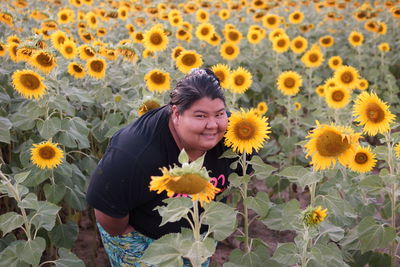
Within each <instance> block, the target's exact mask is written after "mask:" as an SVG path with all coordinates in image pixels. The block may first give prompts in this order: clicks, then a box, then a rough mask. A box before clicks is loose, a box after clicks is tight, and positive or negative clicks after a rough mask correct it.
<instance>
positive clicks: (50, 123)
mask: <svg viewBox="0 0 400 267" xmlns="http://www.w3.org/2000/svg"><path fill="white" fill-rule="evenodd" d="M37 128H38V130H39V134H40V135H41V136H42V137H43V138H44V139H46V140H48V139H50V138H52V137H53V136H54V135H55V134H56V133H57V132H58V131H59V130H60V129H61V120H60V119H59V118H57V117H53V118H50V119H47V120H46V121H44V122H43V121H38V122H37Z"/></svg>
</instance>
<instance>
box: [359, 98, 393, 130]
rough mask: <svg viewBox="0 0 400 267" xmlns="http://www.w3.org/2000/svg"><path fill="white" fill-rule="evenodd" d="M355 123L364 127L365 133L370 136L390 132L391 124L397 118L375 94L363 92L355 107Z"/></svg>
mask: <svg viewBox="0 0 400 267" xmlns="http://www.w3.org/2000/svg"><path fill="white" fill-rule="evenodd" d="M353 116H355V117H356V118H355V119H354V121H356V122H358V124H359V125H362V126H364V132H365V133H367V134H368V135H370V136H374V135H376V134H378V133H381V134H384V133H387V132H388V131H390V124H391V123H392V122H393V121H394V120H395V118H396V116H395V115H394V114H392V113H391V112H390V110H389V106H388V105H387V104H386V103H385V102H383V101H382V100H381V99H379V97H378V96H377V95H376V94H375V93H368V92H362V93H361V94H360V95H359V96H358V97H357V99H356V101H355V103H354V106H353Z"/></svg>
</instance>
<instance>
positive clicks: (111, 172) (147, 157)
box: [86, 69, 231, 266]
mask: <svg viewBox="0 0 400 267" xmlns="http://www.w3.org/2000/svg"><path fill="white" fill-rule="evenodd" d="M170 98H171V99H170V103H169V104H168V105H165V106H163V107H161V108H158V109H155V110H151V111H149V112H147V113H146V114H144V115H143V116H141V117H140V118H139V119H138V120H136V121H135V122H133V123H132V124H129V125H128V126H126V127H124V128H123V129H121V130H119V131H118V132H117V133H116V134H115V135H114V136H113V137H112V139H111V140H110V143H109V145H108V148H107V151H106V153H105V154H104V156H103V158H102V159H101V161H100V162H99V165H98V167H97V168H96V170H95V171H94V173H93V175H92V178H91V181H90V185H89V188H88V192H87V196H86V199H87V202H88V203H89V204H90V205H91V206H92V207H93V208H94V210H95V215H96V219H97V222H98V225H99V230H100V233H101V237H102V239H103V243H104V246H105V248H106V251H107V253H108V255H109V258H110V261H111V263H112V265H113V266H121V265H123V264H124V263H125V264H131V265H133V266H140V264H139V263H137V262H138V259H139V258H140V257H141V256H142V254H143V252H144V250H145V249H146V248H147V246H148V245H149V244H150V243H151V242H152V241H153V240H154V239H158V238H160V237H161V236H163V235H165V234H168V233H173V232H180V230H181V227H187V228H189V225H187V222H186V221H185V220H183V219H182V220H181V221H179V222H175V223H167V224H165V225H163V226H161V227H160V226H159V225H160V223H161V216H160V215H159V213H158V211H154V208H155V207H157V206H161V205H164V204H163V202H162V201H163V199H165V198H167V196H166V193H163V194H156V193H155V192H150V190H149V184H150V180H151V178H150V177H151V176H160V175H161V171H160V168H161V167H166V166H172V165H173V164H179V162H178V155H179V153H180V151H181V150H182V149H183V148H184V149H185V151H186V152H187V154H188V155H189V158H190V160H191V161H193V160H196V159H197V158H199V157H200V156H202V155H203V154H204V153H206V156H205V160H204V166H205V167H206V168H207V170H209V171H210V177H212V180H213V181H214V182H215V183H216V184H217V187H219V188H221V189H224V188H225V187H226V178H227V177H228V175H229V173H230V172H231V170H230V168H229V165H230V162H229V160H228V159H219V157H220V156H221V154H222V153H223V151H224V150H225V149H226V148H225V147H224V145H223V140H222V139H223V136H224V134H225V130H226V127H227V123H228V119H227V113H226V107H225V98H224V95H223V91H222V89H221V87H220V84H219V80H218V78H217V77H216V76H215V75H214V73H213V72H212V71H210V70H208V69H194V70H192V71H191V73H190V74H188V75H187V76H185V77H184V78H183V79H182V80H180V81H179V82H178V83H177V85H176V87H175V89H174V90H173V91H172V92H171V94H170Z"/></svg>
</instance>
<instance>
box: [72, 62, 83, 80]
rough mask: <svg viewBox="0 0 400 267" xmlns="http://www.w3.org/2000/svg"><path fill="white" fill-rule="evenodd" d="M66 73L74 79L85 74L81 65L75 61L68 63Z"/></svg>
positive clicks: (80, 77)
mask: <svg viewBox="0 0 400 267" xmlns="http://www.w3.org/2000/svg"><path fill="white" fill-rule="evenodd" d="M68 73H69V74H71V75H72V76H73V77H75V79H82V78H83V77H85V75H86V72H85V69H84V68H83V66H82V65H81V64H79V63H77V62H70V63H69V64H68Z"/></svg>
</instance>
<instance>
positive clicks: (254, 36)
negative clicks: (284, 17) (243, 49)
mask: <svg viewBox="0 0 400 267" xmlns="http://www.w3.org/2000/svg"><path fill="white" fill-rule="evenodd" d="M246 37H247V41H248V42H249V43H250V44H258V43H260V42H261V40H262V39H263V35H262V33H261V32H260V31H258V30H249V31H248V32H247V36H246Z"/></svg>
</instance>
